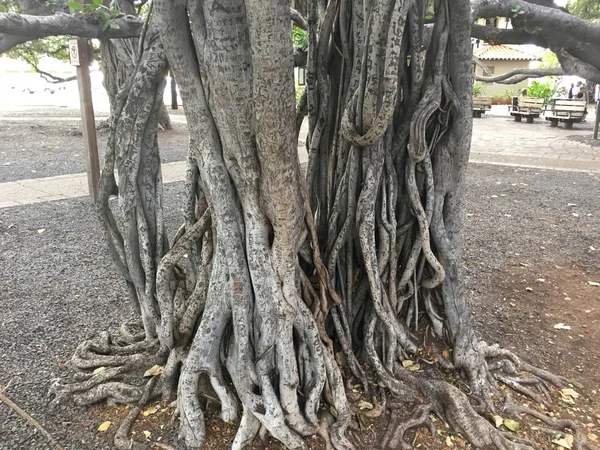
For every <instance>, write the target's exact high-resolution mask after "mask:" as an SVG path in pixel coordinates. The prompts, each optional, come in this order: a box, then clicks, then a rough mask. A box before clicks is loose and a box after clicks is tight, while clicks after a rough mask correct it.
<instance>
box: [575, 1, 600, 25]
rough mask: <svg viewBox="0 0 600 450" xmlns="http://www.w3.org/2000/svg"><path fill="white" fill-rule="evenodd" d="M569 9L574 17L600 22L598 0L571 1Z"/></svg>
mask: <svg viewBox="0 0 600 450" xmlns="http://www.w3.org/2000/svg"><path fill="white" fill-rule="evenodd" d="M567 9H568V10H569V12H570V13H571V14H573V15H574V16H577V17H580V18H582V19H586V20H591V21H593V22H600V2H598V0H571V1H570V2H569V3H568V5H567Z"/></svg>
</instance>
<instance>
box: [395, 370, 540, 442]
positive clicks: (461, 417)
mask: <svg viewBox="0 0 600 450" xmlns="http://www.w3.org/2000/svg"><path fill="white" fill-rule="evenodd" d="M419 389H420V391H421V393H422V394H423V396H424V397H425V401H426V402H428V403H426V404H427V405H428V406H427V407H422V410H418V411H417V413H418V414H420V415H417V417H416V418H415V419H413V421H409V422H407V423H408V425H409V428H410V427H414V426H416V425H418V424H419V421H418V420H417V419H421V422H420V423H424V421H425V419H426V417H425V411H427V409H426V408H429V411H427V413H429V412H430V411H434V412H435V413H436V415H437V416H438V417H440V418H441V419H442V420H445V421H446V422H447V423H448V424H449V425H450V426H451V428H452V429H453V430H454V431H455V432H457V433H461V434H462V435H463V436H464V437H465V438H466V439H467V440H468V441H469V442H471V443H472V444H473V446H474V447H476V448H480V447H488V446H490V447H495V448H497V449H498V450H532V448H533V447H532V445H531V443H530V442H529V441H527V440H524V439H521V438H518V437H515V436H514V435H511V434H510V433H505V432H502V431H500V430H498V429H496V428H495V426H494V425H492V424H491V423H490V422H489V421H488V420H486V419H485V418H484V417H482V416H481V415H480V413H478V412H477V411H476V410H475V409H474V408H473V406H472V405H471V404H470V402H469V399H468V398H467V396H466V395H465V394H464V393H463V392H462V391H460V390H459V389H458V388H456V387H454V386H452V385H451V384H449V383H447V382H445V381H441V380H428V379H422V378H420V379H419ZM407 429H408V428H406V426H405V427H404V429H403V432H406V430H407ZM401 430H402V428H401Z"/></svg>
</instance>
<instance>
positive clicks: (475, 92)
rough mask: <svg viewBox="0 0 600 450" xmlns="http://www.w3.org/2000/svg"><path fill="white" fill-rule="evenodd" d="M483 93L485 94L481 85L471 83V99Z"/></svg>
mask: <svg viewBox="0 0 600 450" xmlns="http://www.w3.org/2000/svg"><path fill="white" fill-rule="evenodd" d="M484 93H485V88H484V87H483V86H482V85H480V84H478V83H473V97H477V96H479V95H482V94H484Z"/></svg>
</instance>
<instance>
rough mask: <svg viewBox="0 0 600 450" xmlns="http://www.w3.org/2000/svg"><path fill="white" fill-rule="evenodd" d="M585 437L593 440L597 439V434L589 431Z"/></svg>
mask: <svg viewBox="0 0 600 450" xmlns="http://www.w3.org/2000/svg"><path fill="white" fill-rule="evenodd" d="M587 438H588V439H589V440H590V441H594V442H596V441H598V435H596V434H594V433H590V434H588V435H587Z"/></svg>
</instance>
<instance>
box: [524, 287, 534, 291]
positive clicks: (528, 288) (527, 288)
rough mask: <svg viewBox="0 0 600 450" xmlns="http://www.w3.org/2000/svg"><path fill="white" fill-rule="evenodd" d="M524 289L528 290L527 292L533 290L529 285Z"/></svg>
mask: <svg viewBox="0 0 600 450" xmlns="http://www.w3.org/2000/svg"><path fill="white" fill-rule="evenodd" d="M525 290H526V291H529V292H533V289H531V288H530V287H526V288H525Z"/></svg>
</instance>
